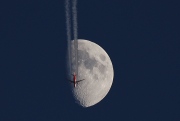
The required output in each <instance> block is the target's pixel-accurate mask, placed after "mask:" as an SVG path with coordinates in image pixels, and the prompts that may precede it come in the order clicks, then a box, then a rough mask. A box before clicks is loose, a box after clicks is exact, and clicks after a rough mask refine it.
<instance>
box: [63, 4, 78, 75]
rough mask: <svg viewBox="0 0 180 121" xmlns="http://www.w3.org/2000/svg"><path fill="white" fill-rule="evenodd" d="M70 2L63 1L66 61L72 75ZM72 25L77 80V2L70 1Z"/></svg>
mask: <svg viewBox="0 0 180 121" xmlns="http://www.w3.org/2000/svg"><path fill="white" fill-rule="evenodd" d="M69 1H70V0H65V12H66V31H67V41H68V60H69V68H70V70H69V71H70V73H72V65H71V63H72V48H71V47H72V46H71V11H70V3H69ZM72 23H73V36H74V39H73V40H74V44H73V45H74V46H73V48H74V50H73V51H74V52H73V56H74V59H75V64H74V66H73V67H75V68H73V70H74V72H76V75H77V78H78V26H77V0H72Z"/></svg>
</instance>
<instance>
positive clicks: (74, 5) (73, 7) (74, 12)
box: [72, 0, 78, 77]
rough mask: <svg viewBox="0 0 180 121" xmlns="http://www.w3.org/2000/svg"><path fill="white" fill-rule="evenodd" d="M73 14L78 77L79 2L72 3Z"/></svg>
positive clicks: (74, 0)
mask: <svg viewBox="0 0 180 121" xmlns="http://www.w3.org/2000/svg"><path fill="white" fill-rule="evenodd" d="M72 12H73V32H74V52H75V62H76V74H77V77H78V25H77V0H73V1H72Z"/></svg>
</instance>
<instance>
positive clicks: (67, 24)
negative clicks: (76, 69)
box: [65, 0, 72, 73]
mask: <svg viewBox="0 0 180 121" xmlns="http://www.w3.org/2000/svg"><path fill="white" fill-rule="evenodd" d="M69 8H70V4H69V0H65V13H66V31H67V42H68V43H67V44H68V45H67V47H68V60H69V71H70V73H71V70H72V67H71V61H72V58H71V57H72V54H71V15H70V9H69Z"/></svg>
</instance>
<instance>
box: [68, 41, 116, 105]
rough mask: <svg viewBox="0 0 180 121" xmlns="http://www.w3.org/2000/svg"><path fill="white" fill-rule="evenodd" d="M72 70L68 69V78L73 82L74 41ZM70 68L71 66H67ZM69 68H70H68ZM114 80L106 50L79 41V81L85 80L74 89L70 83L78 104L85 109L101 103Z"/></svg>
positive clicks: (94, 44) (72, 43)
mask: <svg viewBox="0 0 180 121" xmlns="http://www.w3.org/2000/svg"><path fill="white" fill-rule="evenodd" d="M71 48H72V49H71V50H72V53H71V54H72V58H71V60H67V62H71V66H72V70H71V72H70V71H69V69H68V71H67V72H68V78H69V79H71V80H72V75H71V74H72V73H73V71H75V68H76V64H75V57H74V56H73V55H74V51H73V50H74V41H71ZM67 66H69V65H67ZM67 68H69V67H67ZM113 78H114V70H113V65H112V62H111V60H110V57H109V56H108V54H107V53H106V52H105V50H104V49H103V48H102V47H100V46H99V45H98V44H96V43H94V42H91V41H88V40H84V39H78V76H77V80H81V79H85V80H83V81H81V82H79V83H78V84H77V86H76V87H75V88H74V87H73V85H72V84H71V83H70V85H72V86H71V89H72V93H73V96H74V98H75V100H76V102H77V103H78V104H79V105H81V106H83V107H90V106H93V105H95V104H97V103H98V102H100V101H101V100H102V99H103V98H104V97H105V96H106V95H107V93H108V92H109V90H110V88H111V86H112V82H113Z"/></svg>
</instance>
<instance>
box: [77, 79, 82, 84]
mask: <svg viewBox="0 0 180 121" xmlns="http://www.w3.org/2000/svg"><path fill="white" fill-rule="evenodd" d="M83 80H84V79H82V80H78V81H76V82H77V83H78V82H80V81H83Z"/></svg>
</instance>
